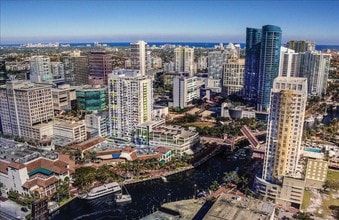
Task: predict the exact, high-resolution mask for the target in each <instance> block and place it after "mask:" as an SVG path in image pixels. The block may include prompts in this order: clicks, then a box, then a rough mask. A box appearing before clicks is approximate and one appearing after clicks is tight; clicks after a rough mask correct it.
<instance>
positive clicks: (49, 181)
mask: <svg viewBox="0 0 339 220" xmlns="http://www.w3.org/2000/svg"><path fill="white" fill-rule="evenodd" d="M56 182H58V178H56V177H55V176H53V177H51V178H49V179H41V178H35V179H33V180H28V181H26V182H25V183H24V184H23V185H22V187H24V188H27V189H30V188H32V187H33V186H35V185H38V186H40V187H43V188H46V187H48V186H50V185H52V184H54V183H56Z"/></svg>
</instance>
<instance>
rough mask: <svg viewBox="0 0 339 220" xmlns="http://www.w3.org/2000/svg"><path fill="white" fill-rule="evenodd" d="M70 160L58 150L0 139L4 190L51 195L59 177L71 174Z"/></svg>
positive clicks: (0, 180)
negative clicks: (64, 157)
mask: <svg viewBox="0 0 339 220" xmlns="http://www.w3.org/2000/svg"><path fill="white" fill-rule="evenodd" d="M69 174H70V172H69V165H68V163H67V161H65V160H60V159H59V155H58V154H57V153H54V152H51V151H44V150H41V149H36V148H31V147H30V146H25V145H23V144H20V143H16V142H6V141H5V142H4V141H2V142H1V145H0V182H1V183H3V187H2V189H1V190H2V192H3V193H6V192H8V191H9V190H12V191H17V192H18V193H20V194H30V195H33V194H34V193H38V195H40V196H50V195H52V194H53V193H54V192H55V191H56V186H57V184H58V181H59V180H63V179H64V178H66V177H69Z"/></svg>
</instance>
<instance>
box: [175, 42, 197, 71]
mask: <svg viewBox="0 0 339 220" xmlns="http://www.w3.org/2000/svg"><path fill="white" fill-rule="evenodd" d="M174 55H175V71H177V72H187V73H189V74H190V75H191V76H193V75H194V74H195V72H194V49H193V48H189V47H177V48H175V49H174Z"/></svg>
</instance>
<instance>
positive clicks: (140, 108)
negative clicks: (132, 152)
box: [108, 69, 153, 140]
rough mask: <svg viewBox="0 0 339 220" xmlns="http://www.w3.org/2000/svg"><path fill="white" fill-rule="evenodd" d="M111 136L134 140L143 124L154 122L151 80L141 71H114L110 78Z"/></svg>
mask: <svg viewBox="0 0 339 220" xmlns="http://www.w3.org/2000/svg"><path fill="white" fill-rule="evenodd" d="M108 97H109V134H110V135H111V136H113V137H119V138H124V139H127V140H131V138H133V136H134V132H135V129H136V127H137V125H139V124H140V123H143V122H146V121H150V120H152V119H151V117H152V111H153V89H152V80H151V79H150V78H148V77H147V76H145V75H142V74H141V73H140V71H138V70H125V69H122V70H114V71H113V72H112V74H110V75H109V82H108Z"/></svg>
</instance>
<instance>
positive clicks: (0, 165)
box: [0, 160, 9, 174]
mask: <svg viewBox="0 0 339 220" xmlns="http://www.w3.org/2000/svg"><path fill="white" fill-rule="evenodd" d="M8 165H9V162H6V161H2V160H0V173H4V174H7V173H8V170H7V167H8Z"/></svg>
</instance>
